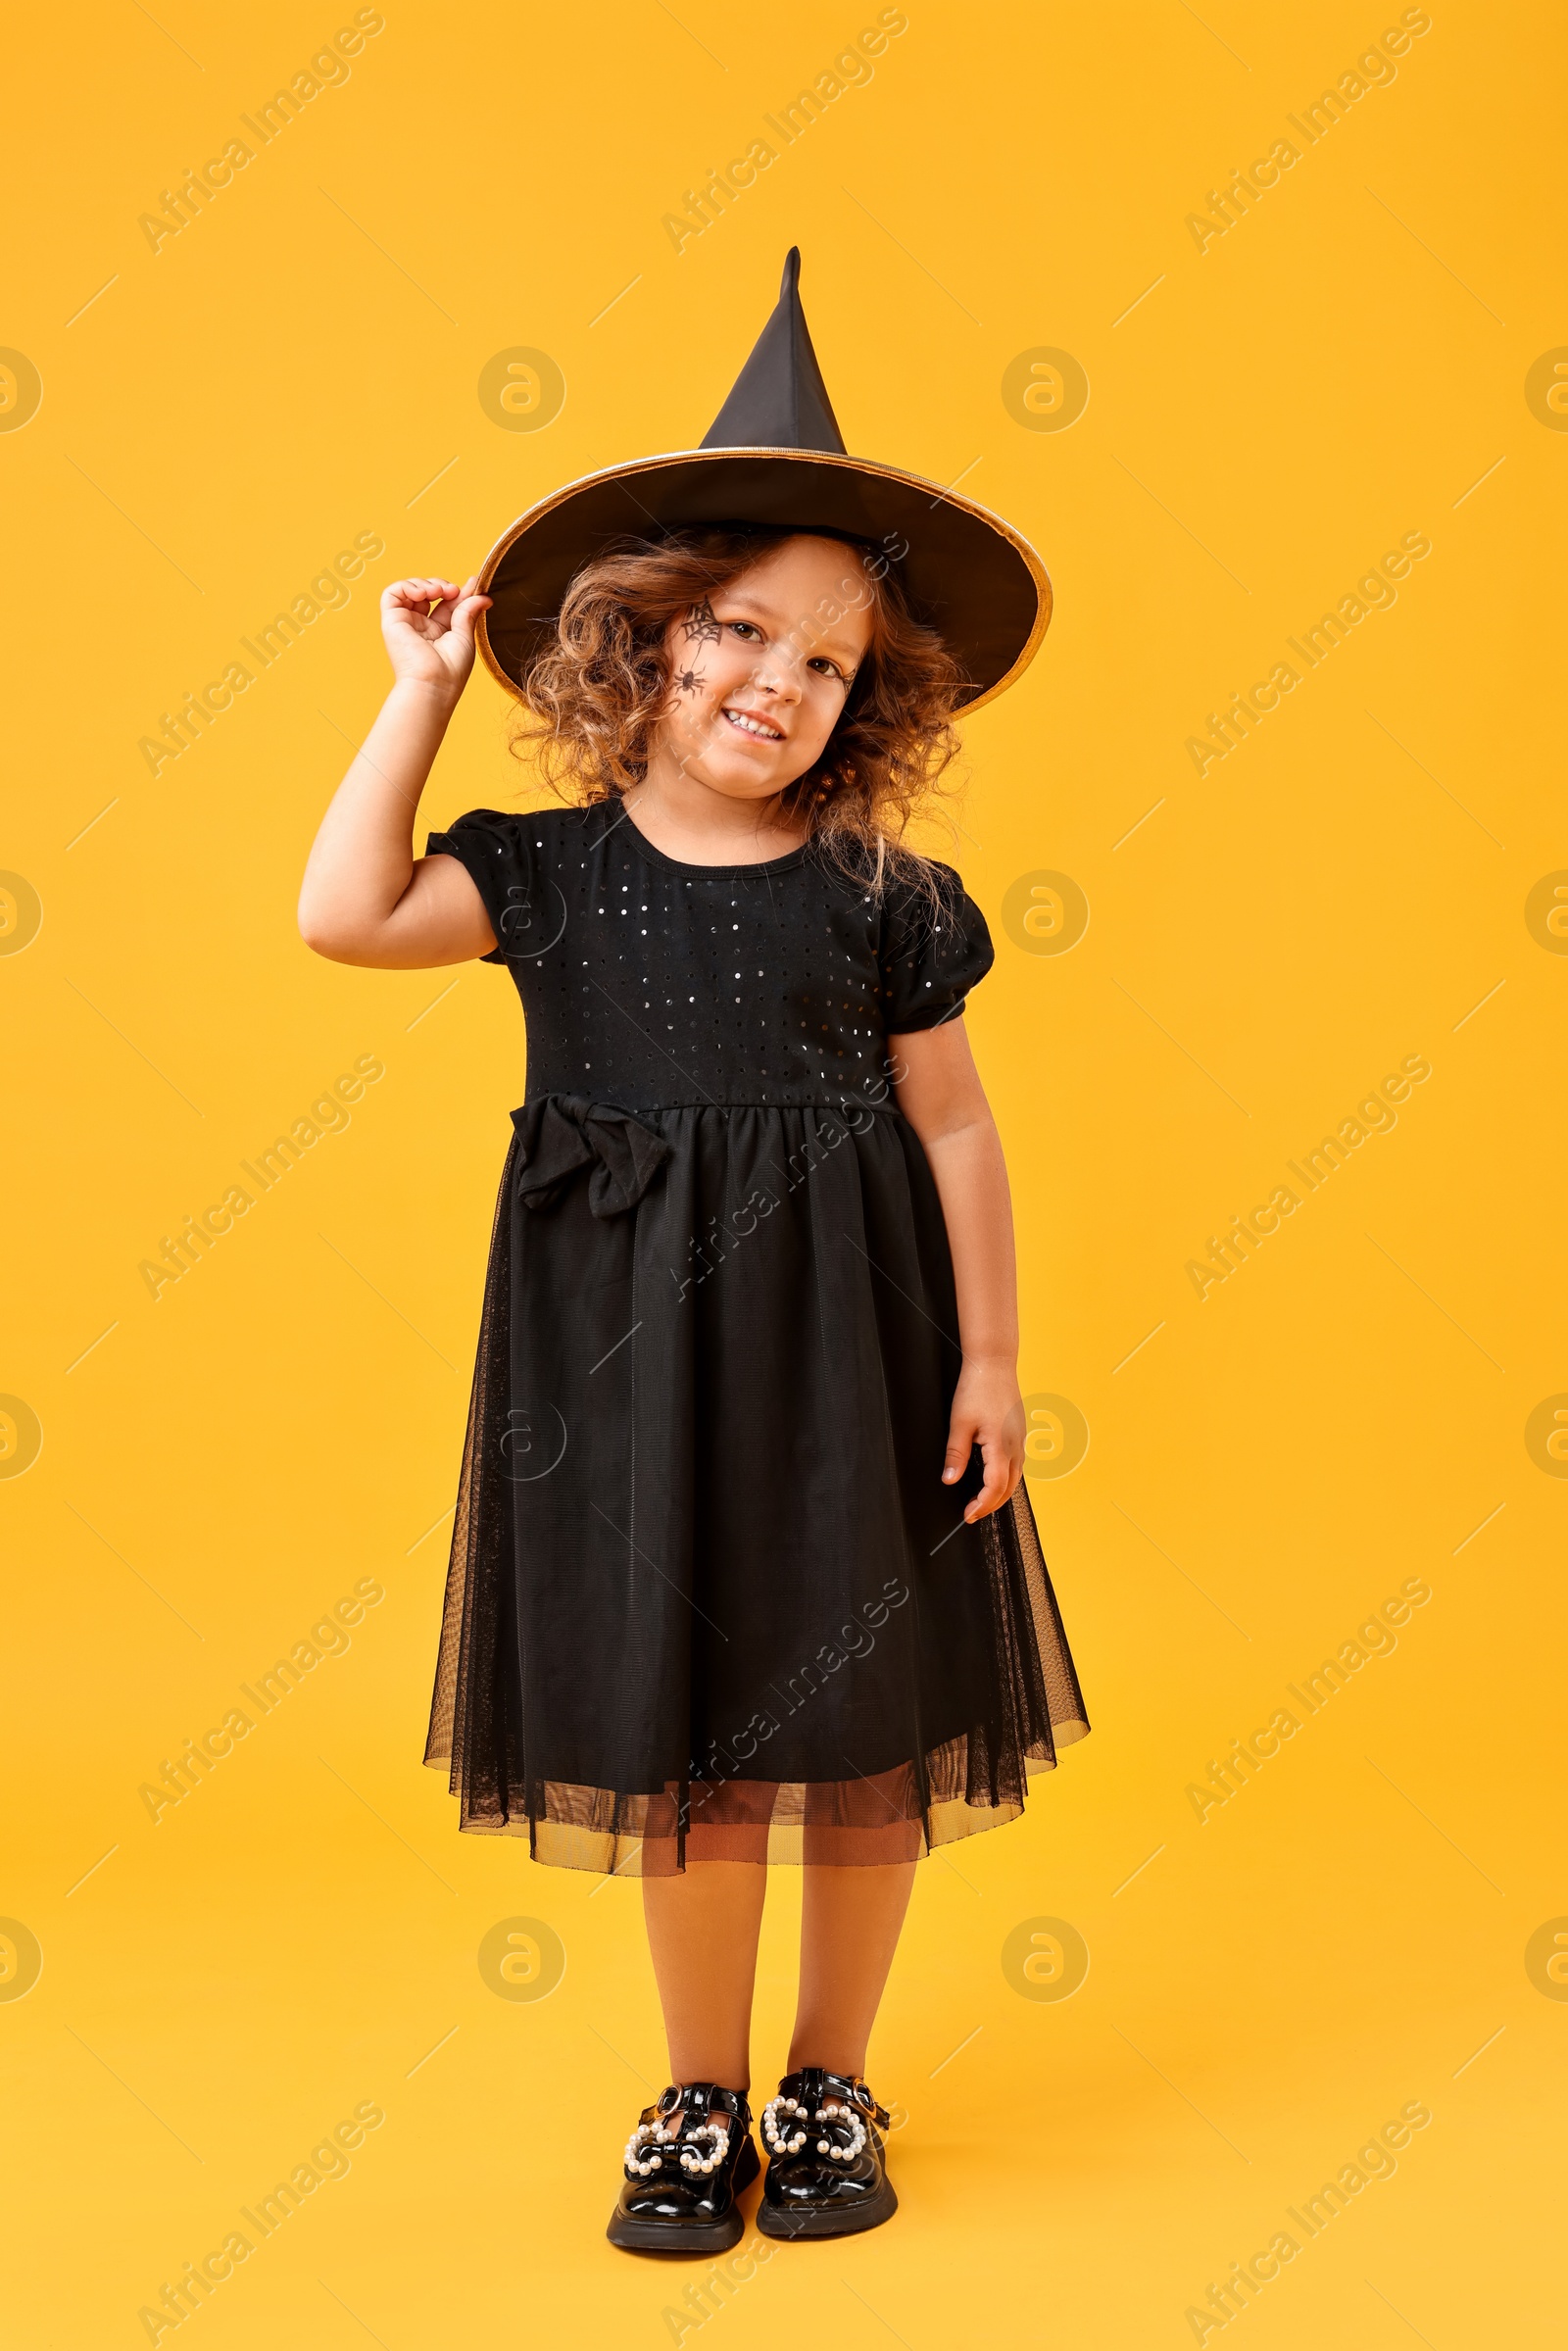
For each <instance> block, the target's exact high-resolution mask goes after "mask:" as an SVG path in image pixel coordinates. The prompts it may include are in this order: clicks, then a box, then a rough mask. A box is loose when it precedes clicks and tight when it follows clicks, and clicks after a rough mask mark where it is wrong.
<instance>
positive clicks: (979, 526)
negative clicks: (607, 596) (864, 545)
mask: <svg viewBox="0 0 1568 2351" xmlns="http://www.w3.org/2000/svg"><path fill="white" fill-rule="evenodd" d="M726 522H730V523H735V522H739V523H760V524H764V525H766V526H769V527H771V528H783V529H788V530H797V531H810V530H812V529H817V530H823V531H828V532H833V533H847V534H849V535H850V536H852V537H854V538H858V539H864V540H868V541H870V542H871V543H872V544H873V545H876V546H879V547H881V548H883V549H885V550H886V551H887V554H888V557H889V561H890V564H891V567H892V568H893V569H894V570H896V571H897V573H898V576H899V578H900V580H901V582H902V584H903V587H904V590H905V594H906V597H907V602H908V605H909V608H910V610H911V612H913V614H914V616H915V618H916V619H918V620H921V621H923V622H925V623H926V625H927V626H929V627H931V628H935V629H937V630H938V631H939V632H940V634H941V636H942V638H943V641H944V642H945V644H946V645H947V648H948V651H949V652H950V653H951V654H952V655H953V658H954V660H955V661H956V662H957V664H958V667H959V671H960V673H961V675H962V676H963V678H964V679H965V681H966V683H965V686H964V689H963V693H962V695H961V697H960V701H959V708H960V710H964V711H968V710H978V709H979V708H980V706H981V705H982V703H987V702H991V701H994V700H995V698H996V696H997V695H999V694H1000V693H1002V692H1003V690H1004V688H1005V687H1007V686H1010V685H1011V684H1012V683H1013V681H1014V679H1016V678H1017V677H1019V676H1021V675H1022V673H1023V671H1024V670H1025V669H1026V668H1027V667H1028V665H1029V663H1030V661H1032V660H1033V659H1034V656H1035V652H1036V650H1037V648H1038V647H1039V644H1040V640H1041V638H1042V637H1043V636H1044V635H1045V633H1046V629H1047V627H1048V626H1049V625H1050V621H1051V605H1052V596H1051V580H1050V578H1049V576H1048V574H1047V571H1046V567H1045V564H1044V563H1042V562H1041V560H1040V557H1039V556H1038V555H1037V554H1036V552H1035V550H1034V548H1033V547H1031V546H1030V544H1029V542H1028V540H1027V539H1026V538H1024V537H1023V535H1022V533H1021V532H1019V531H1016V530H1014V529H1013V528H1012V527H1011V525H1010V524H1009V523H1006V522H1004V521H1003V520H1002V518H1001V516H1000V515H998V514H992V513H990V512H989V510H988V509H987V508H985V507H982V506H976V505H975V504H974V502H973V501H972V500H971V499H967V498H961V497H959V496H958V495H957V494H956V492H955V491H952V490H945V489H944V488H943V486H942V484H941V483H940V482H933V481H926V480H924V479H923V478H922V477H921V476H920V475H919V474H917V473H906V472H903V471H901V470H900V468H899V467H898V466H896V465H876V464H874V463H873V462H872V461H870V460H868V459H865V458H853V457H838V456H835V455H833V454H832V453H831V452H828V451H824V450H815V449H693V450H680V451H676V452H673V453H672V454H669V455H666V456H662V457H653V458H640V459H638V460H636V461H635V462H634V463H632V464H630V465H611V466H608V467H607V468H606V469H605V470H604V471H603V472H600V473H590V474H586V475H585V476H584V477H583V478H582V480H580V481H575V482H569V483H567V484H566V486H565V487H564V489H560V490H557V491H555V492H553V493H552V495H551V496H550V497H548V498H544V499H541V500H540V502H539V504H538V505H537V506H533V507H530V508H529V509H528V511H527V513H526V514H519V515H518V517H517V519H516V521H515V522H514V523H513V524H512V526H511V528H510V529H509V530H507V531H505V532H503V534H502V536H501V537H500V538H499V539H498V540H497V541H496V544H495V546H494V547H493V548H492V549H491V550H490V553H489V555H488V556H487V557H486V558H485V563H484V568H483V570H482V571H481V572H480V574H479V591H480V593H481V594H482V595H486V596H489V597H490V598H492V600H493V601H492V604H491V608H490V610H489V612H484V613H481V615H480V618H479V626H478V629H477V632H476V634H477V640H478V646H479V651H480V654H481V656H482V657H483V660H484V661H485V663H486V666H487V667H488V668H489V670H490V672H491V674H492V675H493V676H494V677H495V678H496V680H497V681H498V683H499V684H501V685H502V686H504V687H505V688H506V689H507V691H508V692H509V693H510V694H514V695H515V696H516V697H517V698H518V700H519V701H520V700H521V699H522V698H523V697H522V687H521V680H522V678H523V677H524V676H525V675H526V674H527V670H528V667H529V665H530V663H531V661H532V660H533V658H534V656H535V654H536V652H537V650H538V648H539V645H540V642H541V640H542V639H543V638H545V637H547V636H549V635H550V634H551V633H553V631H554V629H555V626H556V619H557V615H558V613H559V612H560V610H561V605H562V600H563V598H564V595H565V593H566V589H567V587H568V586H569V585H570V583H571V581H572V579H573V578H574V577H575V575H576V573H577V572H578V571H579V570H580V569H581V568H582V566H583V564H584V563H587V562H589V561H590V560H591V559H592V558H593V557H594V556H595V555H597V554H598V553H599V552H600V550H601V549H602V548H603V547H605V546H606V545H608V544H609V542H610V541H612V540H613V539H619V538H624V537H625V536H626V535H627V534H628V533H634V534H642V535H655V536H657V535H658V533H660V532H661V531H663V530H667V529H677V528H680V527H682V526H687V525H694V524H695V525H702V524H708V525H714V524H722V523H726ZM901 546H903V547H904V548H905V549H906V550H907V552H905V553H903V554H902V555H901V554H899V552H898V550H899V549H900V547H901Z"/></svg>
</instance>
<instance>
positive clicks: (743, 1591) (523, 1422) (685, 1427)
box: [425, 1095, 1089, 1875]
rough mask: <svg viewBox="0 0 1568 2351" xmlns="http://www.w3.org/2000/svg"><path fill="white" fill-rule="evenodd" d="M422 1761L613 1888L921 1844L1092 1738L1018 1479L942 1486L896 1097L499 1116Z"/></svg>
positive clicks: (944, 1326)
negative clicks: (991, 1494) (641, 1877)
mask: <svg viewBox="0 0 1568 2351" xmlns="http://www.w3.org/2000/svg"><path fill="white" fill-rule="evenodd" d="M514 1124H515V1135H514V1139H513V1144H512V1148H511V1151H510V1152H509V1154H508V1158H507V1165H506V1171H505V1174H504V1176H503V1180H502V1185H501V1192H500V1198H499V1200H498V1202H497V1209H496V1219H495V1227H494V1233H493V1237H492V1243H491V1249H490V1257H489V1265H488V1273H487V1278H486V1283H485V1293H484V1302H483V1310H482V1316H481V1324H480V1333H479V1345H478V1355H477V1362H476V1366H475V1372H474V1382H473V1392H472V1400H471V1403H470V1407H469V1414H468V1424H467V1434H466V1443H465V1446H464V1454H463V1467H462V1474H461V1480H460V1485H459V1494H458V1505H457V1515H456V1522H455V1525H454V1530H453V1541H452V1557H451V1566H450V1570H449V1574H448V1579H447V1587H446V1598H445V1607H444V1613H443V1622H442V1630H441V1642H440V1654H439V1660H438V1665H437V1671H436V1683H435V1695H434V1702H433V1705H432V1710H431V1719H430V1731H429V1739H428V1743H427V1746H426V1751H425V1760H426V1762H428V1763H430V1764H434V1765H438V1766H441V1767H445V1768H447V1769H448V1771H449V1773H450V1781H451V1787H452V1789H453V1792H454V1793H455V1794H456V1795H457V1797H458V1799H459V1803H460V1807H461V1811H460V1822H461V1826H462V1827H463V1828H465V1829H467V1830H475V1831H480V1832H489V1833H504V1834H509V1835H513V1836H525V1837H527V1838H528V1840H529V1848H530V1851H531V1852H532V1854H533V1856H534V1857H535V1858H536V1859H537V1860H539V1861H542V1862H549V1863H557V1864H563V1865H565V1866H567V1867H572V1868H580V1869H592V1870H599V1871H606V1872H611V1871H613V1872H619V1873H621V1874H624V1875H638V1874H643V1873H647V1874H667V1873H669V1872H672V1871H677V1870H680V1869H682V1868H683V1867H684V1866H685V1864H686V1863H687V1862H688V1861H694V1860H750V1861H757V1862H765V1861H803V1862H812V1863H816V1862H827V1863H840V1864H846V1865H853V1864H862V1865H863V1864H875V1863H884V1862H890V1861H899V1860H907V1859H910V1858H912V1857H915V1856H917V1855H919V1854H921V1853H923V1852H925V1851H927V1850H928V1849H929V1848H931V1847H933V1846H936V1845H940V1844H945V1843H948V1842H950V1841H951V1840H953V1839H954V1838H956V1837H966V1836H972V1835H973V1834H974V1833H975V1832H976V1831H978V1830H983V1829H989V1828H993V1827H996V1826H998V1825H999V1824H1001V1823H1003V1822H1005V1821H1009V1820H1013V1819H1015V1818H1016V1817H1017V1815H1018V1814H1019V1813H1020V1812H1021V1810H1022V1809H1023V1802H1024V1793H1025V1787H1026V1783H1027V1780H1028V1777H1029V1774H1030V1773H1031V1771H1034V1770H1044V1769H1046V1768H1048V1767H1050V1766H1052V1765H1054V1762H1055V1759H1056V1753H1057V1750H1058V1748H1060V1747H1061V1746H1063V1745H1066V1744H1069V1743H1070V1742H1071V1741H1073V1740H1074V1739H1081V1738H1082V1737H1083V1736H1084V1734H1085V1732H1086V1731H1087V1730H1088V1728H1089V1724H1088V1717H1087V1715H1086V1712H1085V1709H1084V1702H1083V1695H1082V1692H1081V1690H1080V1689H1079V1684H1078V1677H1077V1673H1076V1671H1075V1669H1074V1666H1073V1660H1072V1656H1071V1653H1070V1651H1069V1649H1068V1646H1067V1640H1066V1636H1065V1633H1064V1631H1063V1629H1062V1622H1061V1617H1060V1614H1059V1611H1058V1609H1057V1606H1056V1600H1055V1595H1054V1592H1053V1590H1052V1584H1051V1578H1050V1576H1049V1574H1048V1572H1047V1568H1046V1562H1045V1559H1044V1556H1043V1555H1042V1551H1041V1546H1040V1540H1039V1536H1038V1533H1037V1531H1036V1526H1035V1520H1034V1515H1033V1512H1032V1510H1031V1508H1030V1504H1029V1499H1028V1494H1027V1491H1026V1490H1025V1488H1023V1487H1020V1488H1019V1490H1018V1492H1017V1493H1016V1494H1014V1495H1013V1497H1012V1499H1011V1500H1010V1502H1008V1503H1006V1504H1005V1506H1004V1507H1003V1508H1002V1509H1001V1510H1000V1511H997V1512H995V1513H993V1515H992V1516H990V1517H988V1518H986V1519H983V1520H982V1521H980V1522H979V1523H978V1524H977V1525H974V1526H968V1525H966V1524H965V1523H964V1521H963V1516H962V1512H963V1504H964V1502H965V1501H966V1500H967V1499H969V1498H970V1497H971V1496H972V1495H973V1494H974V1493H975V1491H976V1490H977V1488H978V1485H979V1474H980V1463H979V1457H978V1453H977V1454H976V1455H975V1457H974V1459H973V1460H972V1461H971V1464H970V1467H969V1470H968V1472H967V1473H966V1475H965V1478H964V1480H963V1481H962V1482H961V1483H960V1484H959V1485H956V1486H953V1487H944V1486H943V1485H942V1483H941V1476H940V1473H941V1469H942V1462H943V1454H944V1449H945V1445H946V1442H947V1430H948V1415H949V1410H950V1407H951V1404H952V1399H953V1394H954V1389H955V1386H956V1380H957V1375H958V1369H959V1362H960V1350H959V1346H958V1340H957V1314H956V1301H955V1296H954V1283H953V1268H952V1260H951V1256H950V1253H949V1249H948V1240H947V1231H946V1227H945V1224H944V1221H943V1215H942V1208H941V1203H940V1200H938V1197H937V1192H936V1187H935V1183H934V1181H933V1178H932V1175H931V1171H930V1167H929V1165H928V1163H927V1161H926V1157H925V1153H924V1151H923V1150H922V1149H921V1146H920V1143H919V1140H918V1138H917V1137H916V1135H915V1134H914V1131H913V1129H912V1128H911V1127H909V1125H908V1124H907V1121H906V1120H905V1119H904V1118H903V1117H901V1116H900V1115H899V1114H898V1112H897V1111H895V1110H892V1109H875V1110H872V1109H869V1108H867V1107H865V1106H864V1105H857V1106H855V1107H854V1108H852V1109H848V1110H845V1109H841V1108H839V1107H837V1106H835V1105H833V1104H831V1103H822V1104H818V1105H808V1106H805V1107H796V1108H774V1107H767V1106H760V1105H755V1104H745V1103H741V1104H736V1103H729V1104H724V1105H710V1104H703V1105H695V1106H694V1105H691V1104H681V1105H678V1106H674V1107H670V1108H667V1109H662V1110H643V1111H639V1112H637V1113H636V1114H635V1115H633V1114H632V1113H630V1112H627V1111H623V1110H619V1109H616V1108H614V1107H613V1106H610V1105H606V1104H600V1103H595V1102H590V1101H588V1100H587V1099H586V1098H584V1097H577V1096H563V1095H556V1096H548V1097H545V1098H543V1099H542V1100H540V1101H536V1102H529V1103H527V1104H526V1105H525V1106H524V1108H523V1109H521V1110H519V1111H517V1112H515V1114H514Z"/></svg>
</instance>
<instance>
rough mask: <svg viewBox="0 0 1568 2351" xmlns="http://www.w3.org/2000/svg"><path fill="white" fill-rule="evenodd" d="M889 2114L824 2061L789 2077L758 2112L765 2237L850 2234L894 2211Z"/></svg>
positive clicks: (860, 2085)
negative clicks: (763, 2153)
mask: <svg viewBox="0 0 1568 2351" xmlns="http://www.w3.org/2000/svg"><path fill="white" fill-rule="evenodd" d="M888 2123H889V2117H888V2115H887V2113H886V2111H885V2110H884V2109H883V2108H882V2107H880V2106H879V2105H878V2104H877V2102H876V2100H875V2098H873V2097H872V2095H871V2092H870V2091H869V2090H868V2089H867V2088H866V2086H865V2083H864V2082H861V2081H860V2080H859V2079H858V2078H857V2079H856V2080H854V2081H852V2080H851V2079H850V2077H849V2075H847V2074H830V2073H829V2072H828V2070H827V2068H826V2067H825V2066H819V2065H807V2066H802V2068H801V2070H800V2072H799V2073H798V2074H786V2075H785V2077H784V2079H783V2081H782V2082H780V2083H779V2085H778V2096H777V2097H776V2098H769V2100H768V2102H767V2104H766V2105H765V2106H764V2107H763V2109H762V2138H763V2142H764V2144H765V2145H766V2148H767V2158H768V2161H767V2178H766V2180H764V2181H763V2183H762V2201H761V2203H760V2205H759V2207H758V2212H757V2226H758V2228H759V2229H760V2230H761V2231H762V2234H763V2235H764V2236H786V2237H794V2236H852V2235H853V2234H854V2233H855V2232H856V2230H857V2229H879V2228H880V2227H881V2225H882V2223H883V2222H884V2221H891V2220H892V2218H893V2215H894V2214H895V2213H896V2212H897V2211H898V2209H899V2199H898V2197H897V2196H896V2195H895V2194H894V2192H893V2182H892V2180H890V2179H889V2178H888V2175H887V2164H886V2155H885V2151H884V2148H883V2144H882V2135H881V2134H882V2132H883V2131H886V2130H887V2128H888Z"/></svg>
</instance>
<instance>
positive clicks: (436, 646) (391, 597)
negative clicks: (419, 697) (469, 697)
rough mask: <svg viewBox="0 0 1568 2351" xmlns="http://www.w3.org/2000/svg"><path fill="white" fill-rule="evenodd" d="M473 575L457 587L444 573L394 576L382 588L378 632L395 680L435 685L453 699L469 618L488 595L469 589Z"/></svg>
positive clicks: (465, 654)
mask: <svg viewBox="0 0 1568 2351" xmlns="http://www.w3.org/2000/svg"><path fill="white" fill-rule="evenodd" d="M478 576H479V575H478V573H477V572H472V573H470V574H469V576H468V578H467V579H466V580H465V581H464V583H463V585H462V587H461V588H460V587H459V586H458V585H457V583H456V582H455V581H454V580H450V579H398V580H394V581H393V583H392V585H391V587H390V588H384V589H383V590H382V592H381V634H382V636H383V637H384V638H385V640H386V650H387V656H388V659H389V660H390V661H391V663H392V669H393V674H394V675H395V676H396V678H397V681H398V683H399V685H418V686H435V687H437V688H439V689H440V690H441V691H442V692H443V693H446V694H450V695H451V696H452V698H453V700H454V701H456V699H457V697H458V696H459V695H460V694H461V693H462V692H463V689H464V687H465V685H466V683H467V679H468V672H469V670H470V669H471V668H472V667H473V629H474V623H475V621H476V620H477V619H478V617H479V614H480V613H481V612H488V611H489V609H490V601H491V600H490V598H489V597H488V596H476V595H475V594H474V592H473V591H474V587H475V585H476V583H477V581H478ZM432 606H434V608H435V609H434V611H432V610H431V607H432Z"/></svg>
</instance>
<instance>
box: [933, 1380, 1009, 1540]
mask: <svg viewBox="0 0 1568 2351" xmlns="http://www.w3.org/2000/svg"><path fill="white" fill-rule="evenodd" d="M1023 1443H1024V1418H1023V1397H1022V1396H1020V1395H1019V1393H1018V1375H1017V1373H1016V1372H1015V1371H1014V1369H1013V1367H1012V1365H1011V1364H1010V1363H1003V1362H985V1361H980V1362H975V1361H971V1360H970V1359H969V1358H968V1357H965V1359H964V1364H963V1368H962V1370H961V1371H960V1372H959V1374H958V1385H957V1388H956V1391H955V1394H954V1398H953V1417H952V1420H951V1421H950V1423H949V1426H948V1449H947V1454H946V1457H945V1462H944V1467H943V1471H942V1483H943V1485H944V1486H953V1485H956V1483H957V1481H958V1479H959V1478H961V1477H962V1475H963V1473H964V1471H965V1469H966V1468H967V1467H968V1464H969V1452H970V1448H971V1446H973V1445H978V1446H979V1447H980V1457H981V1459H982V1461H983V1462H984V1463H985V1480H984V1483H983V1484H982V1486H981V1488H980V1491H979V1493H978V1494H976V1495H975V1497H974V1500H973V1501H972V1502H970V1503H969V1504H968V1505H967V1507H966V1508H965V1510H964V1513H963V1515H964V1518H965V1519H966V1520H967V1521H968V1523H969V1525H970V1526H973V1524H974V1523H975V1521H976V1520H977V1519H981V1518H989V1517H990V1516H991V1513H992V1512H993V1510H1000V1509H1001V1508H1002V1505H1003V1503H1004V1502H1005V1501H1009V1500H1010V1499H1011V1497H1012V1495H1013V1494H1014V1492H1015V1491H1016V1489H1017V1485H1018V1481H1019V1479H1020V1478H1021V1477H1022V1476H1023Z"/></svg>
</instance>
